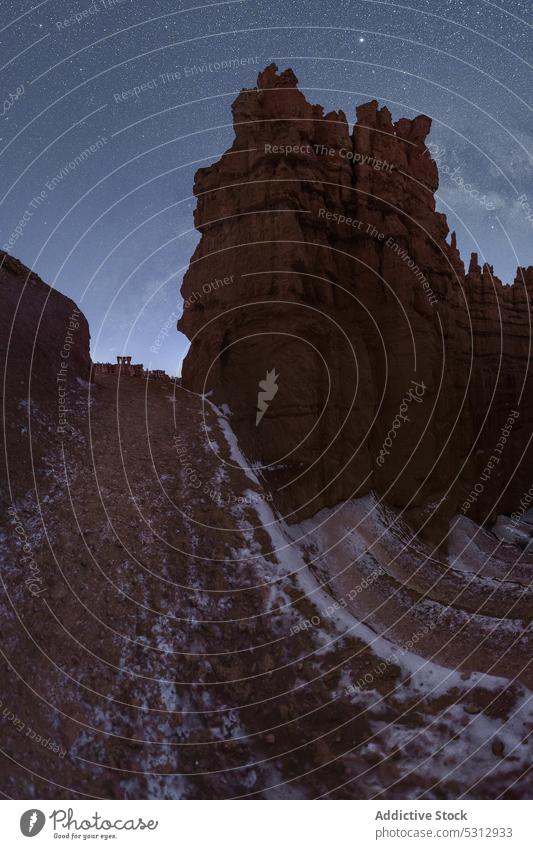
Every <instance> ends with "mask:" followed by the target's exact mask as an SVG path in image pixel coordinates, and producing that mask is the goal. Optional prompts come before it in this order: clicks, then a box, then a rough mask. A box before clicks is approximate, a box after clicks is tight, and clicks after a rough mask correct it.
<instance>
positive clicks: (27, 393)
mask: <svg viewBox="0 0 533 849" xmlns="http://www.w3.org/2000/svg"><path fill="white" fill-rule="evenodd" d="M0 299H1V304H2V308H1V310H0V362H1V363H2V365H3V369H2V398H3V403H4V405H5V406H4V410H3V419H4V421H5V423H6V427H5V430H4V436H3V438H5V450H2V479H3V480H5V481H6V484H7V485H6V486H4V487H2V496H3V497H4V498H7V499H8V500H11V501H12V500H14V499H15V498H16V497H17V496H20V495H21V494H23V493H25V492H26V491H27V489H29V488H30V487H31V486H32V484H33V474H34V468H33V467H34V466H38V465H39V463H40V460H41V458H42V457H43V455H44V454H45V453H46V451H48V450H49V449H50V448H51V447H52V446H53V445H55V444H56V443H58V441H60V439H61V436H62V435H64V434H65V433H67V432H68V430H69V415H70V413H69V412H68V410H65V408H68V407H69V406H70V396H71V394H72V391H73V389H75V388H78V389H79V382H78V381H79V380H88V379H89V374H90V368H91V359H90V354H89V326H88V324H87V320H86V319H85V316H84V315H83V314H82V313H81V312H80V311H79V310H78V308H77V307H76V304H75V303H74V302H73V301H71V300H70V298H67V297H65V295H62V294H61V293H60V292H58V291H57V290H55V289H52V288H50V286H48V285H47V284H46V283H43V281H42V280H41V279H40V278H39V277H38V276H37V275H36V274H34V272H33V271H31V270H30V269H29V268H26V266H24V265H22V263H21V262H19V261H18V260H17V259H14V258H13V257H11V256H9V254H6V253H4V252H0ZM62 431H63V433H62ZM2 506H4V505H2Z"/></svg>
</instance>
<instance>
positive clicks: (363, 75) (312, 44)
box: [0, 0, 533, 374]
mask: <svg viewBox="0 0 533 849" xmlns="http://www.w3.org/2000/svg"><path fill="white" fill-rule="evenodd" d="M1 10H2V15H1V20H0V44H1V47H2V50H1V57H2V59H1V63H2V100H3V102H2V103H1V105H0V116H1V124H0V151H1V155H0V171H1V180H0V225H1V233H0V245H1V246H2V248H3V249H4V250H8V251H9V253H11V254H13V255H14V256H16V257H18V258H19V259H20V260H22V262H24V263H25V264H26V265H28V266H30V267H31V268H33V269H34V270H35V271H36V272H37V273H38V274H39V275H40V276H41V277H42V278H43V279H44V280H45V281H46V282H47V283H49V284H50V285H52V286H55V287H56V288H57V289H59V290H60V291H61V292H64V293H65V294H67V295H68V296H69V297H71V298H73V299H74V300H75V301H76V302H77V303H78V304H79V305H80V307H81V309H82V310H83V312H84V313H85V315H86V316H87V318H88V319H89V322H90V326H91V335H92V340H91V346H92V356H93V359H94V360H98V361H109V360H113V361H114V359H115V356H116V355H117V354H122V353H127V354H131V355H133V358H134V361H136V362H139V361H140V362H143V363H144V364H145V366H149V367H151V368H164V369H166V370H167V372H169V373H171V374H176V373H179V369H180V363H181V360H182V358H183V355H184V353H185V351H186V344H187V343H186V340H185V338H184V337H183V336H181V335H180V334H178V333H177V332H176V331H175V330H174V327H175V318H176V317H177V316H178V315H179V314H180V311H181V299H180V296H179V287H180V284H181V278H182V276H183V273H184V271H185V269H186V267H187V263H188V260H189V258H190V256H191V254H192V252H193V250H194V247H195V245H196V244H197V241H198V234H197V233H196V232H195V230H194V227H193V220H192V212H193V208H194V202H193V199H192V197H191V193H192V185H193V177H194V172H195V170H196V169H197V168H198V167H202V166H205V165H208V164H209V163H211V162H213V161H216V160H217V159H218V158H219V157H220V155H221V154H222V153H223V151H224V150H225V149H226V148H227V147H228V146H229V145H230V144H231V141H232V139H233V131H232V128H231V113H230V104H231V102H232V101H233V100H234V98H235V96H236V94H237V93H238V91H239V90H240V89H241V88H242V87H251V86H254V85H255V81H256V77H257V73H258V71H259V70H261V69H262V68H263V67H264V66H265V65H267V64H269V63H270V62H271V61H276V63H277V64H278V66H279V67H280V69H284V68H285V67H292V68H293V69H294V71H295V73H296V75H297V77H298V79H299V83H300V87H301V88H302V90H303V91H304V92H305V94H306V96H307V97H308V99H309V100H310V101H311V102H315V103H321V104H322V105H323V106H324V107H325V108H326V109H338V108H341V109H344V111H345V112H346V114H347V116H348V120H349V121H350V122H353V120H354V118H355V106H356V105H357V104H358V103H362V102H364V101H366V100H370V99H372V98H377V99H378V100H379V102H380V104H382V105H383V104H386V105H387V106H388V107H389V109H390V110H391V111H392V113H393V117H394V118H395V119H397V118H399V117H401V116H402V115H405V116H408V117H413V116H414V115H416V114H418V113H421V112H423V113H426V114H427V115H429V116H431V117H432V119H433V126H432V131H431V135H430V140H431V144H432V146H433V147H432V151H433V152H434V155H435V157H436V158H437V159H438V161H439V164H440V167H441V185H440V188H439V192H438V208H439V209H441V210H442V211H444V212H445V213H446V214H447V216H448V222H449V225H450V228H451V229H456V230H457V233H458V242H459V247H460V249H461V252H462V255H463V259H466V261H468V257H469V254H470V252H471V251H473V250H475V251H478V253H479V254H480V258H481V260H482V261H488V262H490V263H492V264H493V265H494V270H495V273H496V274H498V275H499V276H500V277H501V278H502V279H503V280H504V282H511V281H512V280H513V279H514V276H515V271H516V266H517V264H520V265H530V264H533V239H532V235H533V223H532V222H533V214H532V215H531V218H532V221H529V220H528V217H527V216H528V212H527V210H526V208H525V204H527V203H529V204H531V209H532V210H533V180H532V173H533V172H532V167H531V151H532V144H531V142H532V134H533V129H532V124H531V118H530V115H531V112H530V107H529V100H530V97H531V91H532V85H531V82H532V75H531V65H530V64H529V63H528V60H530V59H531V56H532V51H531V43H532V30H531V26H532V23H531V18H532V14H531V12H532V6H531V2H530V0H500V2H499V3H497V2H494V3H493V2H488V0H406V2H405V3H395V2H385V0H282V1H281V2H279V0H270V2H263V0H229V2H202V0H186V2H181V0H148V1H147V2H138V1H137V2H136V0H92V2H91V0H80V1H79V2H70V0H42V1H41V2H35V0H30V2H28V0H7V2H5V1H4V2H2V3H1ZM236 59H238V60H239V66H238V67H235V64H236V63H235V62H233V63H232V64H233V67H230V68H225V69H222V70H207V71H206V70H203V71H202V70H201V66H202V65H204V64H205V63H209V62H211V63H214V62H222V61H223V60H226V62H229V60H236ZM241 60H244V64H243V62H242V61H241ZM83 151H85V154H84V156H83V157H82V158H81V159H80V155H81V154H82V152H83ZM87 151H89V153H87ZM76 157H78V161H77V162H76ZM73 163H74V164H73ZM461 178H462V179H463V181H464V183H466V184H467V185H468V186H469V190H468V191H466V190H465V188H464V187H463V186H462V185H461ZM156 340H158V345H157V346H156V347H157V353H154V352H151V351H150V348H151V347H152V346H154V343H155V342H156ZM159 343H160V344H159Z"/></svg>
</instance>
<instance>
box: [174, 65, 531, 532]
mask: <svg viewBox="0 0 533 849" xmlns="http://www.w3.org/2000/svg"><path fill="white" fill-rule="evenodd" d="M296 83H297V80H296V78H295V76H294V74H293V72H292V71H290V70H287V71H285V72H283V73H281V74H278V73H277V68H276V66H275V65H271V66H269V67H268V68H267V69H266V70H265V71H263V72H262V73H261V74H260V75H259V77H258V81H257V88H254V89H245V90H243V91H242V92H241V93H240V95H239V96H238V97H237V99H236V101H235V102H234V104H233V116H234V126H235V141H234V143H233V145H232V147H231V149H230V150H228V151H227V152H226V153H225V154H224V155H223V156H222V158H221V159H220V161H219V162H217V163H215V164H214V165H212V166H210V167H208V168H203V169H201V170H199V171H198V172H197V174H196V181H195V189H194V191H195V195H196V197H197V201H198V202H197V209H196V212H195V224H196V227H197V228H198V229H199V231H200V232H201V234H202V237H201V240H200V243H199V245H198V247H197V249H196V251H195V253H194V256H193V258H192V261H191V264H190V268H189V270H188V272H187V274H186V275H185V278H184V282H183V286H182V294H183V297H184V299H185V307H184V312H183V316H182V318H181V319H180V321H179V323H178V328H179V329H180V330H181V331H182V332H183V333H185V334H186V335H187V336H188V338H189V339H190V340H191V348H190V351H189V353H188V355H187V357H186V360H185V363H184V367H183V382H184V386H186V387H188V388H189V389H192V390H194V391H197V392H206V391H212V393H213V394H212V396H211V397H212V398H213V400H214V401H215V402H218V403H225V404H228V406H229V408H230V410H231V422H232V426H233V428H234V430H235V431H236V433H237V435H238V437H239V441H240V444H241V445H242V447H243V448H244V450H245V452H246V454H247V456H248V457H249V458H250V460H251V461H252V462H253V463H254V464H257V465H258V466H264V468H263V474H264V477H265V479H266V481H267V484H268V487H269V488H270V490H271V491H272V492H273V493H274V498H275V501H276V503H277V505H278V507H279V508H280V509H281V510H282V511H283V513H284V515H285V516H286V518H287V519H288V521H289V522H291V521H295V520H298V519H301V518H302V517H306V516H311V515H313V514H315V513H316V512H317V511H318V510H320V509H321V508H323V507H327V506H331V505H334V504H336V503H338V502H340V501H342V500H344V499H348V498H350V497H353V496H354V495H362V494H364V493H365V492H368V491H369V490H371V489H372V490H375V491H377V492H378V493H380V494H381V495H383V496H384V497H385V498H386V499H387V500H388V501H389V503H391V504H394V505H396V506H398V507H400V508H402V509H405V511H406V516H407V518H408V519H409V521H411V522H414V523H415V524H416V525H417V527H418V529H426V530H427V529H434V530H435V529H438V530H439V531H440V530H443V529H444V528H446V527H447V523H448V520H449V518H450V516H451V515H453V514H454V513H456V512H457V511H458V510H459V509H460V508H461V507H462V506H463V505H466V506H464V512H465V513H466V514H467V515H468V516H469V517H470V518H475V519H476V520H478V521H482V520H483V521H484V520H486V519H490V518H492V517H494V516H495V514H496V512H498V511H500V512H502V511H503V512H506V511H511V510H512V509H514V508H515V506H516V503H517V501H518V499H519V497H520V495H521V494H522V492H523V491H524V490H527V489H528V488H529V486H530V483H531V477H530V474H529V472H528V469H529V468H531V453H530V451H529V450H528V451H526V453H525V454H524V451H525V449H526V447H527V445H528V443H529V438H530V431H531V422H532V420H533V409H532V406H531V405H532V403H533V402H532V398H533V394H532V392H531V388H532V387H531V379H532V378H531V368H530V364H529V340H530V325H529V321H530V319H529V300H530V296H531V293H532V292H533V268H529V269H527V270H526V269H519V270H518V273H517V278H516V280H515V282H514V284H513V285H512V286H506V285H503V284H502V283H501V281H500V280H498V279H497V278H496V277H495V276H494V275H493V273H492V269H491V268H490V267H488V266H485V267H484V268H483V269H480V268H479V266H478V264H477V259H476V257H475V256H473V257H472V261H471V264H470V270H469V272H468V273H467V274H465V269H464V265H463V262H462V260H461V257H460V255H459V253H458V250H457V247H456V244H455V237H454V234H452V235H451V240H450V242H448V241H447V237H448V226H447V223H446V217H445V216H444V215H443V214H442V213H439V212H436V210H435V200H434V192H435V190H436V188H437V186H438V174H437V166H436V164H435V162H434V161H433V160H432V158H431V156H430V153H429V151H428V149H427V147H426V145H425V139H426V137H427V134H428V132H429V130H430V126H431V121H430V119H429V118H428V117H426V116H424V115H421V116H418V117H417V118H415V119H414V120H408V119H405V118H404V119H401V120H399V121H397V122H396V123H393V121H392V119H391V115H390V112H389V110H388V109H387V108H382V109H379V108H378V104H377V102H376V101H371V102H370V103H366V104H364V105H363V106H360V107H359V108H358V109H357V123H356V124H355V126H354V129H353V132H352V133H350V130H349V126H348V122H347V120H346V117H345V115H344V113H342V112H330V113H328V114H324V111H323V109H322V107H321V106H316V105H311V104H309V103H308V102H307V100H306V99H305V97H304V95H303V94H302V93H301V92H300V91H299V90H298V89H297V88H296ZM342 216H344V217H345V218H344V219H343V218H342ZM272 370H274V374H272ZM268 372H271V375H270V378H267V373H268ZM265 379H266V380H267V384H266V393H265V395H263V398H267V401H268V403H267V408H266V411H265V412H264V415H263V416H262V418H261V419H260V421H259V423H258V424H256V412H257V404H258V392H259V391H264V390H265V386H264V385H263V386H261V387H260V386H259V382H260V381H264V380H265ZM269 381H270V382H269ZM413 381H414V383H413ZM273 383H275V384H276V386H277V387H278V388H277V391H276V390H275V387H274V386H273ZM269 399H270V400H269ZM513 411H516V413H517V414H518V415H515V416H514V417H513V416H512V412H513ZM399 415H400V418H398V416H399ZM510 415H511V419H510V420H509V416H510ZM257 418H258V417H257ZM508 420H509V423H510V424H509V427H508V428H507V433H506V435H505V434H504V442H503V443H501V442H500V445H499V448H498V450H497V453H496V454H495V450H496V449H497V446H498V443H499V441H500V438H501V429H502V428H503V427H504V426H505V425H506V422H508ZM387 452H388V453H387ZM491 457H493V458H494V457H496V459H495V460H494V459H493V461H492V467H491V468H490V470H488V471H487V469H486V464H487V462H489V461H490V458H491ZM517 466H518V468H516V472H515V467H517ZM483 475H484V478H483V480H482V479H481V476H483ZM474 487H477V491H475V492H474V494H473V495H472V496H471V497H470V500H469V494H470V493H471V491H472V490H473V488H474ZM479 490H482V491H479ZM428 505H430V507H429V508H428Z"/></svg>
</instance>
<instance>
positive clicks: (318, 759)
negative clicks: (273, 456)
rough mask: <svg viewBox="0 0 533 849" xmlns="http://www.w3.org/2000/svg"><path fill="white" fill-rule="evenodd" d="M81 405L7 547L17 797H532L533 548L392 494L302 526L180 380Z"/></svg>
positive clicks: (132, 387)
mask: <svg viewBox="0 0 533 849" xmlns="http://www.w3.org/2000/svg"><path fill="white" fill-rule="evenodd" d="M70 406H71V413H70V419H69V425H70V427H69V433H68V434H67V435H65V436H63V438H62V439H61V438H60V437H57V440H56V442H55V444H53V445H52V446H50V449H49V451H48V453H47V454H46V456H45V458H44V460H43V461H42V462H39V465H38V466H36V467H35V469H34V472H35V488H34V489H32V490H30V491H29V492H28V493H27V494H26V495H20V497H19V496H17V497H16V498H15V500H14V501H13V502H12V506H11V512H10V514H9V516H8V521H7V522H6V523H5V524H4V526H3V528H2V534H1V537H0V544H1V548H2V552H1V555H2V563H3V564H4V565H3V571H2V575H3V582H4V594H3V598H2V608H3V609H2V623H3V624H2V662H1V667H0V668H1V675H2V682H3V686H2V697H1V698H2V706H1V709H0V721H1V723H2V737H3V746H2V750H3V754H2V769H1V784H0V788H1V791H2V793H3V794H4V795H5V796H8V797H14V798H81V797H98V798H145V797H151V798H227V797H231V798H234V797H247V798H248V797H249V798H264V799H267V798H314V797H322V796H328V797H330V798H376V797H377V798H460V797H468V798H479V797H496V796H504V797H510V798H515V797H523V796H527V795H528V793H529V792H530V789H531V784H530V773H529V770H530V764H531V762H532V751H531V740H530V737H529V734H530V729H531V727H532V725H531V717H532V714H533V710H532V707H533V704H532V701H531V692H530V690H529V687H531V675H530V673H529V674H528V671H527V670H528V663H529V661H530V657H531V628H530V625H529V623H530V620H531V615H530V613H529V616H528V610H529V611H531V606H530V604H529V596H528V595H527V593H528V591H527V588H526V584H527V583H528V579H529V577H530V571H529V569H530V566H528V564H527V561H525V560H524V553H523V550H522V549H519V548H517V547H513V546H512V545H511V544H510V543H509V542H501V543H499V541H498V540H497V539H496V537H494V536H493V535H491V534H490V533H489V532H488V531H483V532H479V533H478V532H477V531H479V529H477V531H476V528H477V526H474V523H470V524H469V523H468V522H467V520H464V519H463V520H460V521H459V522H458V525H457V529H456V530H455V532H454V535H452V537H451V539H452V541H453V546H452V547H451V549H450V554H449V560H448V562H443V561H442V559H439V557H440V555H439V557H436V556H434V555H433V554H432V552H431V551H430V550H428V549H425V548H424V547H423V546H422V544H421V543H417V542H416V540H414V539H413V538H412V536H411V535H410V533H409V530H408V528H407V527H406V526H405V525H404V524H403V523H402V522H401V520H400V518H399V517H398V516H397V514H396V513H394V512H392V511H391V510H390V508H388V507H387V505H386V504H384V503H382V502H380V500H379V499H378V498H377V497H376V496H375V495H374V494H370V495H367V496H365V498H363V499H359V500H356V501H351V502H348V503H346V504H343V505H342V506H340V507H339V508H338V509H336V508H333V509H331V510H325V511H322V512H321V513H320V514H318V515H317V516H314V517H312V518H311V519H307V520H306V521H305V522H303V523H301V524H300V525H292V526H288V525H287V524H286V523H285V522H284V521H282V520H281V519H280V518H279V516H278V515H277V513H276V512H275V509H274V507H273V502H272V501H271V495H270V493H269V492H268V490H267V489H265V487H264V486H263V484H262V478H261V477H260V476H259V473H256V472H255V471H254V470H253V469H252V468H248V464H247V462H246V459H245V457H244V456H243V454H242V453H241V451H240V450H239V447H238V445H237V442H236V439H235V437H234V434H233V431H232V428H231V418H227V416H225V415H223V414H222V412H221V411H220V410H218V409H217V408H216V407H214V406H213V405H212V403H211V402H210V400H209V398H204V397H202V396H200V395H197V394H194V393H192V392H190V391H187V390H185V389H184V388H182V387H181V386H180V385H179V384H174V383H172V382H171V381H168V382H161V383H160V382H152V381H150V382H145V381H144V380H142V379H136V378H118V379H117V378H116V377H111V376H98V377H97V378H96V382H95V383H92V384H84V383H83V382H78V390H76V392H75V393H74V391H73V392H72V394H71V398H70ZM50 427H52V423H51V425H50ZM496 549H497V550H496ZM483 552H485V554H487V552H488V555H487V556H483ZM407 553H408V554H407ZM487 563H490V564H491V565H490V567H489V566H487ZM498 564H500V565H498ZM517 564H518V565H517ZM494 570H496V573H495V572H494ZM522 590H523V592H522ZM528 604H529V608H528Z"/></svg>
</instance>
